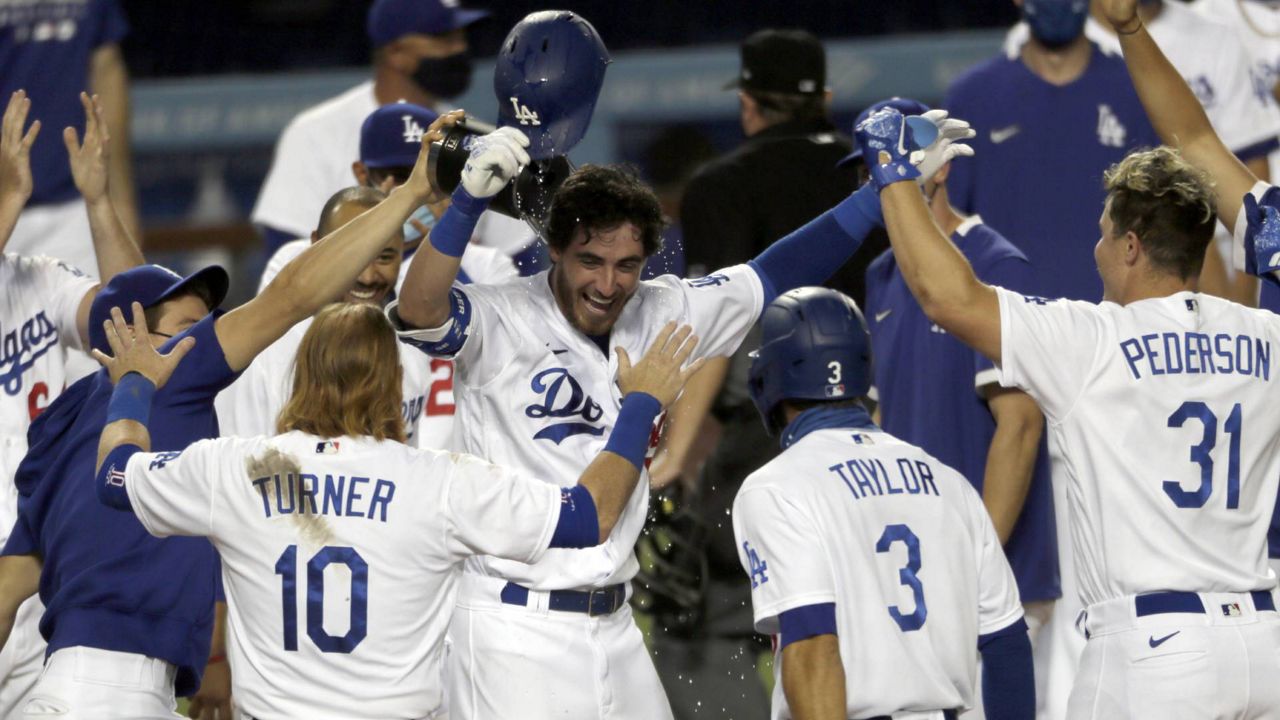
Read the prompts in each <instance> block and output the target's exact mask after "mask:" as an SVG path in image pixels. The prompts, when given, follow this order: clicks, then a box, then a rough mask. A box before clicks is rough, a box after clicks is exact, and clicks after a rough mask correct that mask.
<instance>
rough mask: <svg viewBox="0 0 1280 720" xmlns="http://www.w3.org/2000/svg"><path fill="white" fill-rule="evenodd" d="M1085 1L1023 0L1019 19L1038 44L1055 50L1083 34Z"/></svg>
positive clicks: (1087, 1)
mask: <svg viewBox="0 0 1280 720" xmlns="http://www.w3.org/2000/svg"><path fill="white" fill-rule="evenodd" d="M1088 17H1089V0H1024V2H1023V3H1022V18H1023V19H1024V20H1026V21H1027V26H1028V27H1030V28H1031V36H1032V37H1034V38H1035V39H1036V40H1037V41H1038V42H1039V43H1040V44H1041V45H1044V46H1045V47H1047V48H1050V49H1057V48H1060V47H1065V46H1066V45H1069V44H1071V42H1072V41H1074V40H1075V39H1076V38H1078V37H1080V35H1081V34H1083V33H1084V21H1085V20H1086V19H1087V18H1088Z"/></svg>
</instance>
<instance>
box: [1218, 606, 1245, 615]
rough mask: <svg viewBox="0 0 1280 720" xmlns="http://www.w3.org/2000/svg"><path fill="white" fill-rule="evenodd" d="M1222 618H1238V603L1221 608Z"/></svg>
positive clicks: (1239, 613)
mask: <svg viewBox="0 0 1280 720" xmlns="http://www.w3.org/2000/svg"><path fill="white" fill-rule="evenodd" d="M1222 615H1223V617H1240V615H1241V612H1240V603H1226V604H1224V605H1223V606H1222Z"/></svg>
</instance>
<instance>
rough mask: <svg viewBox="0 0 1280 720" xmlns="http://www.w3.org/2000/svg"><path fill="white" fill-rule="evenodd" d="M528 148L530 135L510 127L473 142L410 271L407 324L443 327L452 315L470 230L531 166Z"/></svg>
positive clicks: (403, 314)
mask: <svg viewBox="0 0 1280 720" xmlns="http://www.w3.org/2000/svg"><path fill="white" fill-rule="evenodd" d="M455 121H456V120H455ZM426 146H427V142H426V141H425V140H424V142H423V147H426ZM528 146H529V138H528V137H526V136H525V134H524V133H522V132H520V131H519V130H517V129H515V128H510V127H504V128H498V129H497V130H495V131H494V132H492V133H490V134H488V135H485V136H483V137H479V138H477V139H476V140H475V141H474V142H473V143H472V145H471V154H470V156H469V157H468V158H467V164H466V166H465V167H464V168H463V169H462V179H461V182H460V183H459V185H458V188H457V189H456V190H454V191H453V203H452V204H451V205H450V206H449V209H448V210H446V211H445V213H444V216H443V217H441V218H440V221H439V222H437V223H436V225H435V227H433V228H432V229H431V234H430V236H429V237H428V242H427V243H424V244H423V246H422V248H420V249H419V250H418V252H417V253H415V254H414V256H413V261H412V262H410V263H409V270H408V272H407V273H406V274H405V278H404V285H403V286H402V287H401V293H400V303H399V305H398V306H397V307H396V312H397V313H398V315H399V317H400V320H401V322H403V323H404V325H405V326H406V327H410V328H419V329H421V328H438V327H440V326H441V325H444V323H445V321H447V320H448V319H449V312H450V307H451V305H452V303H450V302H449V290H450V288H452V287H453V281H454V280H455V279H456V278H457V277H458V267H459V266H460V264H461V262H462V253H463V251H464V250H466V249H467V243H469V242H471V233H472V232H473V231H474V230H475V228H476V223H477V222H479V220H480V214H481V213H483V212H484V209H485V208H486V207H487V206H488V205H489V200H490V199H491V198H492V197H493V196H494V195H497V194H498V192H499V191H500V190H502V188H504V187H506V185H507V183H508V182H510V180H511V179H512V178H514V177H515V176H516V174H517V173H519V172H520V168H521V167H522V166H524V165H528V164H529V154H528V153H527V152H525V148H526V147H528ZM424 154H425V151H424ZM415 207H416V206H415Z"/></svg>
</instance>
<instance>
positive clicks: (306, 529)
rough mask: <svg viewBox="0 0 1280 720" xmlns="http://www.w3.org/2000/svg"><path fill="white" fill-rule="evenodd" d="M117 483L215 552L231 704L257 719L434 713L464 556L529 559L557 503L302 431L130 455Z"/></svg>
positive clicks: (480, 471) (549, 494) (390, 446)
mask: <svg viewBox="0 0 1280 720" xmlns="http://www.w3.org/2000/svg"><path fill="white" fill-rule="evenodd" d="M576 477H577V476H576V475H575V478H576ZM125 486H126V487H127V489H128V493H129V499H130V502H131V504H132V505H133V511H134V513H135V514H136V515H137V516H138V520H139V521H141V523H142V525H143V527H145V528H146V529H147V531H148V532H150V533H151V534H153V535H156V536H159V537H166V536H170V535H195V536H201V535H204V536H208V537H209V539H210V540H212V541H213V544H214V546H215V547H216V548H217V550H218V553H219V554H220V555H221V557H222V572H223V581H224V585H225V588H226V594H227V606H228V611H227V612H228V632H227V643H228V657H229V659H230V662H231V671H232V676H233V677H234V678H235V679H236V701H237V703H238V704H239V705H240V706H241V707H242V708H243V709H244V711H245V712H246V713H248V714H250V715H254V716H256V717H294V718H301V717H306V718H378V719H380V720H385V719H386V718H423V717H427V716H428V715H430V714H431V713H432V712H433V711H434V710H435V709H436V708H438V707H439V706H440V703H441V677H440V673H441V669H442V668H441V663H442V661H443V656H444V645H443V639H444V635H445V630H446V628H447V626H448V623H449V616H450V613H451V611H452V610H453V605H454V594H455V587H456V583H457V581H458V577H459V575H460V571H461V561H462V560H463V559H464V558H466V557H469V556H471V555H473V554H475V553H486V554H489V555H495V556H501V557H507V558H511V559H512V560H513V561H524V562H533V561H536V560H537V559H538V558H539V557H541V555H542V554H543V552H544V551H545V549H546V547H547V545H548V544H549V543H550V541H551V536H552V533H553V532H554V530H555V526H556V521H557V518H558V517H559V512H560V503H561V499H560V490H559V488H558V487H557V486H556V484H554V483H546V482H536V481H533V480H530V479H528V478H526V477H524V476H522V475H520V474H519V473H517V472H514V471H511V470H508V469H504V468H501V467H498V466H496V465H491V464H489V463H487V462H485V461H483V460H480V459H479V458H475V457H471V456H468V455H459V454H457V453H444V452H438V451H433V450H419V449H417V448H410V447H407V446H405V445H402V444H400V443H397V442H393V441H383V442H377V441H374V440H372V439H370V438H350V437H343V438H337V439H325V438H319V437H316V436H313V435H308V434H305V433H301V432H291V433H287V434H284V435H280V436H277V437H274V438H264V437H259V438H248V439H246V438H219V439H216V440H202V441H200V442H197V443H195V444H193V445H191V446H189V447H188V448H187V449H186V450H183V451H182V452H170V453H157V454H149V453H139V454H137V455H136V456H135V457H133V458H131V459H130V461H129V465H128V468H127V470H126V477H125Z"/></svg>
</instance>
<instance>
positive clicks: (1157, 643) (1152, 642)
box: [1147, 630, 1182, 648]
mask: <svg viewBox="0 0 1280 720" xmlns="http://www.w3.org/2000/svg"><path fill="white" fill-rule="evenodd" d="M1180 632H1182V631H1181V630H1174V631H1173V632H1171V633H1169V634H1168V635H1165V636H1164V637H1162V638H1160V639H1159V640H1157V639H1156V638H1155V636H1154V635H1152V636H1151V637H1148V638H1147V644H1148V645H1150V646H1151V647H1153V648H1158V647H1160V646H1161V645H1163V644H1164V641H1165V640H1168V639H1169V638H1171V637H1173V636H1174V635H1177V634H1178V633H1180Z"/></svg>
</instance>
